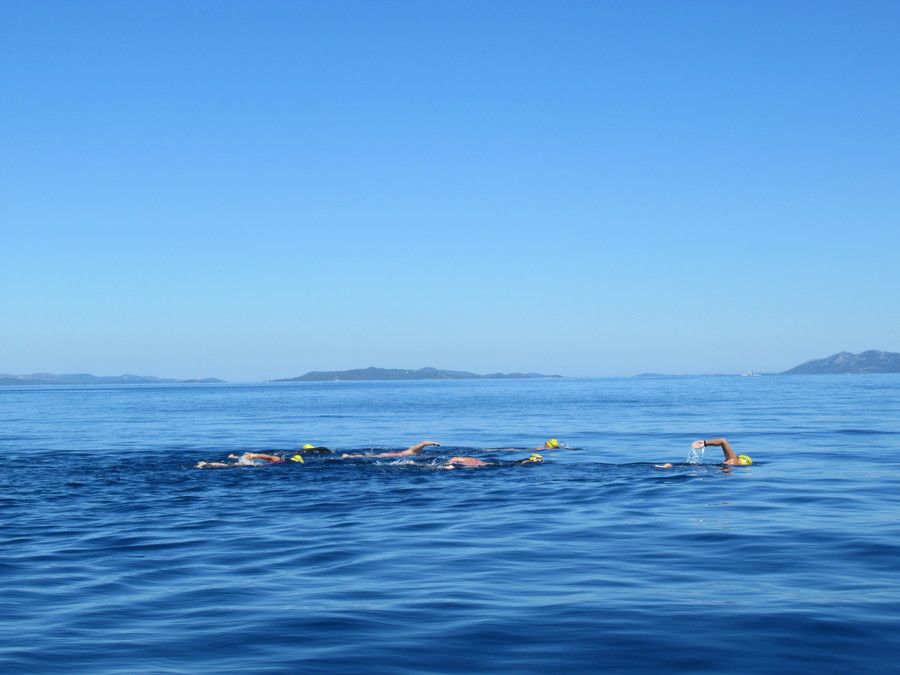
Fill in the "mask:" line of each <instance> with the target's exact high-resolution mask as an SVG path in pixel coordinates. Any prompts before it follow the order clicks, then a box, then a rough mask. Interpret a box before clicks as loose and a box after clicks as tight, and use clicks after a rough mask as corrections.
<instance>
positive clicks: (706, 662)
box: [0, 375, 900, 673]
mask: <svg viewBox="0 0 900 675" xmlns="http://www.w3.org/2000/svg"><path fill="white" fill-rule="evenodd" d="M717 436H725V437H727V438H728V439H729V440H730V441H731V442H732V443H733V445H734V446H735V448H736V449H737V450H738V451H739V452H743V453H746V454H749V455H752V456H753V458H754V465H753V466H752V467H741V468H734V469H725V468H723V467H722V466H721V465H720V464H719V462H720V461H721V452H720V450H718V449H717V448H707V449H706V450H705V452H704V453H702V457H699V460H700V462H699V463H696V464H690V463H688V460H690V459H698V458H697V457H696V456H692V454H691V450H690V443H691V441H693V440H695V439H698V438H704V437H705V438H712V437H717ZM549 437H556V438H559V439H560V441H562V442H564V444H565V445H566V446H567V447H566V448H564V449H560V450H557V451H547V452H543V454H544V457H545V459H546V462H545V463H544V464H542V465H536V466H496V467H488V468H483V469H456V470H444V469H442V468H441V466H442V464H443V462H444V461H445V460H446V459H447V458H449V457H450V456H452V455H462V454H464V455H471V456H476V457H480V458H482V459H495V460H508V459H514V458H520V457H524V456H527V454H528V453H529V452H530V451H531V450H530V449H531V448H534V447H537V446H540V445H541V444H542V443H543V442H544V440H546V439H547V438H549ZM426 439H433V440H436V441H440V442H441V443H442V444H443V445H442V446H441V447H440V448H429V449H426V450H425V451H424V452H423V453H422V455H421V456H420V457H418V458H417V459H416V462H415V463H410V461H409V459H408V458H404V459H400V460H397V459H389V458H384V459H350V460H340V459H338V457H339V454H337V455H333V456H323V457H316V456H307V458H306V462H305V463H304V464H299V463H294V462H286V463H284V464H279V465H273V466H265V467H258V468H239V469H219V470H199V469H196V468H194V465H195V464H196V462H197V461H199V460H202V459H206V460H221V459H224V458H225V456H226V455H227V454H228V453H229V452H240V451H248V450H249V451H256V452H280V453H288V452H290V453H293V451H295V450H296V449H297V448H299V447H300V446H302V445H303V444H304V443H313V444H315V445H325V446H328V447H330V448H335V449H337V450H338V451H339V452H340V451H363V452H366V451H370V450H372V451H375V450H387V449H402V448H405V447H406V446H408V445H411V444H413V443H415V442H417V441H421V440H426ZM0 452H2V457H3V460H4V461H3V465H2V468H0V516H2V521H0V671H2V672H8V673H12V672H16V673H19V672H46V671H56V672H60V671H64V672H85V673H87V672H89V673H126V672H127V673H132V672H142V673H150V672H153V673H178V672H185V673H238V672H242V673H246V672H252V673H283V672H304V673H342V672H389V673H422V672H425V673H448V672H514V673H531V672H534V673H538V672H547V671H551V670H555V671H558V672H600V671H604V672H616V673H629V672H641V673H643V672H654V671H659V672H734V673H762V672H765V673H777V672H785V673H786V672H790V673H856V672H891V671H893V672H897V668H898V666H897V660H898V658H900V471H898V469H900V376H892V375H883V376H877V375H869V376H809V377H803V376H794V377H774V376H773V377H684V378H618V379H591V380H578V379H560V380H553V379H551V380H484V381H480V380H478V381H448V382H360V383H350V382H340V383H331V382H324V383H290V384H268V385H266V384H259V385H166V386H155V385H154V386H142V385H127V386H82V387H59V386H57V387H0ZM698 454H699V453H698ZM665 461H670V462H673V463H675V464H676V466H675V467H674V468H673V469H671V470H664V469H658V468H655V467H654V466H653V464H654V463H658V462H665Z"/></svg>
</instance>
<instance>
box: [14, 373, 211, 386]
mask: <svg viewBox="0 0 900 675" xmlns="http://www.w3.org/2000/svg"><path fill="white" fill-rule="evenodd" d="M221 382H224V380H219V379H216V378H215V377H205V378H202V379H190V380H174V379H167V378H163V377H151V376H149V375H89V374H88V373H74V374H67V375H55V374H53V373H32V374H31V375H9V374H6V373H0V385H15V384H33V385H46V384H70V385H71V384H208V383H221Z"/></svg>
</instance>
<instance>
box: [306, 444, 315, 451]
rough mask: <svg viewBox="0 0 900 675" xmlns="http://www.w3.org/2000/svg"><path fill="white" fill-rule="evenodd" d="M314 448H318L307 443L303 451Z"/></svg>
mask: <svg viewBox="0 0 900 675" xmlns="http://www.w3.org/2000/svg"><path fill="white" fill-rule="evenodd" d="M314 447H316V446H314V445H313V444H312V443H307V444H306V445H304V446H303V449H304V450H312V449H313V448H314Z"/></svg>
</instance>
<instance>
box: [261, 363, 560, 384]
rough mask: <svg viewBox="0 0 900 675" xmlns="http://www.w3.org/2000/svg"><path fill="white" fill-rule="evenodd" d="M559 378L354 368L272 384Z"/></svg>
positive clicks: (372, 367) (305, 375)
mask: <svg viewBox="0 0 900 675" xmlns="http://www.w3.org/2000/svg"><path fill="white" fill-rule="evenodd" d="M545 377H559V375H542V374H540V373H490V374H488V375H479V374H477V373H470V372H467V371H465V370H441V369H439V368H419V369H418V370H405V369H402V368H375V367H374V366H370V367H369V368H353V369H350V370H311V371H310V372H308V373H306V374H304V375H299V376H297V377H286V378H281V379H277V380H270V382H330V381H339V382H340V381H365V380H494V379H526V378H545Z"/></svg>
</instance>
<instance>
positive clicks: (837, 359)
mask: <svg viewBox="0 0 900 675" xmlns="http://www.w3.org/2000/svg"><path fill="white" fill-rule="evenodd" d="M864 373H900V354H898V353H896V352H881V351H877V350H875V349H870V350H869V351H866V352H860V353H859V354H851V353H850V352H839V353H838V354H832V355H831V356H828V357H825V358H824V359H814V360H812V361H807V362H806V363H801V364H800V365H799V366H796V367H794V368H791V369H790V370H786V371H784V372H783V373H781V374H782V375H859V374H864Z"/></svg>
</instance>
